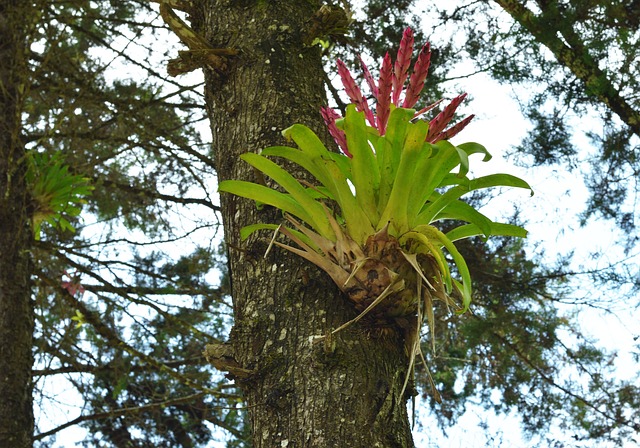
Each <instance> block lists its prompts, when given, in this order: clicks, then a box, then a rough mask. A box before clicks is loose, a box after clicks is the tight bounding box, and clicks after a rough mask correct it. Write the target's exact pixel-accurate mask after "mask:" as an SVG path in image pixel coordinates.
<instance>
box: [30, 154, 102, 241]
mask: <svg viewBox="0 0 640 448" xmlns="http://www.w3.org/2000/svg"><path fill="white" fill-rule="evenodd" d="M27 161H28V169H27V184H28V185H29V188H30V191H31V197H32V199H33V203H34V211H33V217H32V225H33V232H34V235H35V238H36V240H39V239H40V233H41V228H42V223H44V222H46V223H48V224H49V225H50V226H52V227H53V228H58V229H59V230H63V231H70V232H74V231H75V228H74V227H73V225H71V223H70V222H69V220H68V219H67V218H73V217H76V216H78V215H80V212H81V211H82V206H83V205H84V204H85V203H86V202H87V201H86V199H85V198H86V197H87V196H88V195H90V194H91V191H92V190H93V188H94V187H93V186H92V185H90V184H89V179H88V178H85V177H83V176H81V175H78V174H72V173H70V172H69V166H67V165H66V164H65V163H64V161H63V160H62V157H61V156H59V154H58V153H54V154H53V155H50V154H47V153H40V152H35V151H32V152H29V154H28V158H27Z"/></svg>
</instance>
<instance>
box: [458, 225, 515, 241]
mask: <svg viewBox="0 0 640 448" xmlns="http://www.w3.org/2000/svg"><path fill="white" fill-rule="evenodd" d="M446 235H447V238H449V240H450V241H458V240H461V239H464V238H471V237H473V236H478V235H485V236H513V237H518V238H526V236H527V231H526V230H525V229H523V228H522V227H520V226H516V225H513V224H503V223H498V222H492V223H491V225H490V230H489V234H487V233H486V231H485V230H481V229H480V227H478V226H477V225H475V224H465V225H463V226H460V227H456V228H455V229H453V230H450V231H449V232H447V234H446Z"/></svg>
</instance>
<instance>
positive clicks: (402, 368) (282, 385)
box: [192, 0, 413, 448]
mask: <svg viewBox="0 0 640 448" xmlns="http://www.w3.org/2000/svg"><path fill="white" fill-rule="evenodd" d="M198 6H199V8H198V10H197V11H194V13H193V17H192V23H193V26H194V28H195V29H196V30H199V31H200V32H201V33H202V34H203V35H204V37H205V38H206V39H207V40H208V41H209V42H210V43H211V44H212V46H213V47H222V48H224V47H231V48H235V49H237V50H238V51H239V55H238V56H237V57H236V58H234V59H233V60H232V61H231V64H230V69H229V71H228V73H227V75H225V76H223V77H221V76H219V75H217V74H215V73H214V72H212V71H210V70H208V69H205V73H206V80H207V83H206V101H207V107H208V111H209V114H210V118H211V128H212V132H213V151H214V152H215V158H216V161H217V172H218V177H219V180H220V181H222V180H225V179H244V180H255V178H254V172H253V170H252V169H251V167H250V166H249V165H247V164H246V163H244V162H242V161H241V160H240V159H239V155H240V154H242V153H244V152H247V151H252V152H257V151H259V150H260V149H261V148H265V147H267V146H270V145H274V144H284V143H285V142H284V141H283V138H282V136H281V134H280V132H281V130H283V129H284V128H286V127H288V126H290V125H292V124H294V123H303V124H305V125H307V126H309V127H311V128H312V129H314V130H315V131H317V132H318V131H321V130H322V129H323V128H324V125H323V123H322V121H321V117H320V114H319V108H320V106H321V105H323V104H326V99H325V95H324V87H323V82H322V77H323V69H322V64H321V56H320V51H319V48H318V47H317V46H316V47H305V46H304V45H303V44H302V40H303V34H304V28H305V24H306V23H307V22H308V21H309V20H310V19H311V18H312V17H313V14H314V13H315V11H316V10H317V9H319V7H320V2H318V1H303V2H300V1H269V2H264V1H258V2H256V1H251V2H249V1H234V2H229V1H223V0H219V1H214V0H202V1H201V2H200V3H199V5H198ZM300 175H301V176H302V175H303V174H302V173H300ZM221 201H222V206H223V222H224V228H225V233H226V241H227V243H228V247H229V258H230V267H231V278H232V291H233V300H234V308H235V325H234V327H233V330H232V333H231V337H230V343H231V347H232V351H233V352H234V353H235V359H236V360H237V361H238V362H239V363H240V365H241V366H242V367H243V368H245V369H250V370H252V371H253V372H254V374H253V375H251V376H249V377H248V378H244V379H237V381H238V383H239V384H240V386H241V387H242V389H243V391H244V394H245V398H246V404H247V406H248V412H249V416H250V421H251V426H252V430H253V443H254V446H255V447H256V448H259V447H268V448H272V447H285V446H288V447H336V446H343V447H349V446H352V447H364V446H370V447H411V446H413V442H412V439H411V432H410V426H409V422H408V418H407V412H406V400H405V397H401V396H400V391H401V389H402V384H403V381H404V378H405V375H406V371H407V356H406V353H405V349H404V341H403V338H402V336H401V335H400V334H399V333H397V332H394V331H392V332H391V333H390V334H389V335H387V336H385V337H380V336H379V335H378V332H377V331H376V330H375V329H371V328H367V326H366V324H363V325H353V326H352V327H351V328H349V329H347V330H344V331H342V332H341V333H339V334H338V335H336V340H335V346H332V345H331V344H327V345H325V344H323V343H322V342H321V343H314V338H316V337H317V336H321V335H324V334H327V332H329V331H330V330H331V329H334V328H336V327H338V326H339V325H340V324H342V323H344V322H346V321H347V320H349V319H351V318H353V317H354V316H355V312H354V311H353V309H352V308H351V306H350V305H348V304H347V301H346V299H345V298H344V297H343V296H342V294H341V293H340V292H339V291H338V289H337V288H336V287H335V286H334V285H333V283H332V282H331V280H330V279H329V277H328V275H326V274H324V273H323V272H321V271H319V270H318V269H317V268H315V267H313V266H311V265H310V264H308V263H306V262H304V260H302V259H301V258H298V257H295V256H293V255H291V254H288V253H285V252H284V251H283V250H280V249H277V248H274V250H272V251H271V252H270V254H269V255H268V257H267V258H266V259H265V258H263V255H264V253H265V249H266V248H267V245H268V243H269V239H270V235H265V234H261V235H259V236H257V237H253V238H251V239H250V240H249V241H248V242H241V241H240V239H239V231H240V229H241V228H242V227H243V226H245V225H247V224H253V223H257V222H279V221H281V219H282V217H281V216H279V215H278V213H276V212H274V211H273V210H272V209H270V208H269V207H265V208H264V209H263V210H258V209H257V208H256V206H255V204H254V203H251V202H250V201H248V200H245V199H240V198H237V197H233V196H231V195H222V198H221Z"/></svg>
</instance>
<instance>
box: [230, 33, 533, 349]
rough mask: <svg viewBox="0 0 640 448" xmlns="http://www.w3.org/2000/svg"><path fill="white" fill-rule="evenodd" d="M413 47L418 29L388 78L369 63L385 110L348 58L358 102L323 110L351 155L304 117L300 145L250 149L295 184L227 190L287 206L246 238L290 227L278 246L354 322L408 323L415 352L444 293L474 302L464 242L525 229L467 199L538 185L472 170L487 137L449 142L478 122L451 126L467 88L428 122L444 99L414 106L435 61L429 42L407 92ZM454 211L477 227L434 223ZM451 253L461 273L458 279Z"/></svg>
mask: <svg viewBox="0 0 640 448" xmlns="http://www.w3.org/2000/svg"><path fill="white" fill-rule="evenodd" d="M412 52H413V33H412V31H411V30H410V29H407V30H406V31H405V33H404V35H403V38H402V41H401V44H400V49H399V51H398V56H397V60H396V62H395V64H394V65H393V66H392V62H391V58H390V56H389V54H387V55H386V56H385V58H384V60H383V63H382V67H381V70H380V78H379V81H378V83H377V84H376V83H375V81H374V79H373V77H372V75H371V74H370V72H369V70H368V69H367V67H366V65H365V64H364V62H362V68H363V72H364V78H365V80H366V81H367V84H368V86H369V89H370V91H371V95H372V96H373V98H374V99H375V103H376V105H375V110H372V108H370V107H369V105H368V103H367V101H366V100H365V99H364V96H363V95H362V92H361V90H360V88H359V87H358V86H357V85H356V83H355V81H354V79H353V77H352V76H351V74H350V72H349V70H348V69H347V68H346V66H345V65H344V64H343V63H342V62H341V61H339V60H338V73H339V75H340V77H341V78H342V82H343V84H344V86H345V90H346V93H347V95H348V96H349V98H350V100H351V102H352V104H350V105H349V106H348V107H347V109H346V114H345V117H344V118H342V117H340V116H339V115H338V114H337V113H336V112H334V111H333V110H331V109H329V108H323V109H322V111H321V112H322V115H323V117H324V119H325V122H326V123H327V126H328V129H329V131H330V133H331V135H332V136H333V137H334V139H335V141H336V143H337V144H338V146H339V147H340V149H341V150H342V153H341V154H340V153H335V152H331V151H329V150H328V149H327V148H326V147H325V145H324V144H323V143H322V141H321V140H320V139H319V138H318V136H317V135H316V134H314V133H313V132H312V131H311V130H310V129H309V128H307V127H306V126H303V125H301V124H295V125H293V126H291V127H290V128H288V129H286V130H285V131H283V135H284V136H285V137H286V138H287V139H289V140H293V142H295V144H296V145H297V148H293V147H286V146H274V147H270V148H267V149H264V150H263V151H262V152H261V153H260V154H253V153H248V154H244V155H242V156H241V158H242V159H243V160H244V161H246V162H247V163H249V164H250V165H252V166H253V167H255V168H256V169H257V170H259V171H261V172H262V173H264V174H265V175H266V176H268V177H270V178H271V179H272V180H273V181H275V182H276V183H277V184H278V185H279V186H280V187H281V188H282V190H284V192H283V191H277V190H275V189H271V188H268V187H267V186H264V185H258V184H255V183H251V182H245V181H240V180H229V181H224V182H222V183H221V184H220V191H222V192H227V193H232V194H235V195H238V196H243V197H246V198H250V199H253V200H255V201H258V202H261V203H264V204H268V205H271V206H274V207H277V208H279V209H280V210H282V211H283V212H284V216H285V219H286V222H285V224H281V225H275V224H260V223H259V224H253V225H250V226H247V227H245V228H243V229H242V230H241V236H242V238H247V237H248V236H249V235H250V234H252V233H253V232H255V231H258V230H262V229H271V230H275V231H276V232H279V233H282V234H283V235H285V236H286V237H287V238H288V239H289V240H290V241H291V242H293V243H295V246H292V245H289V244H285V243H283V242H280V241H276V240H275V236H277V235H274V243H275V244H276V245H278V246H280V247H283V248H285V249H287V250H289V251H291V252H293V253H295V254H298V255H300V256H301V257H303V258H305V259H307V260H309V261H311V262H312V263H314V264H316V265H317V266H319V267H320V268H322V269H323V270H324V271H326V272H327V273H328V274H329V275H330V276H331V278H332V279H333V281H334V282H335V283H336V284H337V285H338V287H340V289H341V290H342V291H344V292H345V293H346V295H347V297H348V298H349V300H350V301H351V302H352V303H353V304H354V306H355V308H356V310H358V311H359V312H360V313H359V316H358V317H357V318H356V319H354V321H355V320H358V319H360V318H362V317H364V316H368V317H369V320H370V322H371V324H372V325H374V326H378V327H380V328H389V327H390V326H393V325H394V324H397V325H399V326H400V327H401V328H402V329H403V330H404V332H405V338H406V341H407V343H408V347H409V352H410V355H411V359H412V360H413V357H414V356H415V354H416V351H417V347H418V342H419V338H418V334H419V331H418V330H419V329H420V327H421V325H422V323H423V320H424V318H425V317H426V319H427V321H428V322H429V324H430V327H431V329H433V320H434V311H433V304H434V300H435V299H438V300H441V301H443V302H444V303H446V304H447V305H448V306H451V307H454V308H455V309H456V311H457V312H459V313H462V312H464V311H465V310H467V308H468V307H469V303H470V301H471V278H470V275H469V269H468V267H467V265H466V263H465V260H464V258H463V257H462V255H461V254H460V252H458V250H457V249H456V246H455V245H454V244H453V243H454V241H456V240H459V239H462V238H468V237H471V236H475V235H483V236H485V237H489V236H491V235H509V236H518V237H524V236H525V235H526V231H525V230H524V229H522V228H520V227H517V226H514V225H510V224H500V223H496V222H493V221H492V220H490V219H489V218H488V217H486V216H484V215H483V214H481V213H480V212H479V211H477V210H476V209H474V208H473V207H472V206H470V205H468V204H467V203H465V202H463V201H461V200H460V198H461V197H462V196H463V195H464V194H466V193H469V192H471V191H474V190H478V189H482V188H488V187H498V186H508V187H519V188H526V189H530V187H529V185H528V184H527V183H526V182H525V181H523V180H521V179H519V178H517V177H514V176H511V175H509V174H493V175H488V176H483V177H479V178H475V179H470V178H469V177H468V176H467V174H468V171H469V156H470V155H472V154H475V153H480V154H483V155H484V160H485V161H487V160H489V159H490V156H489V154H488V152H487V151H486V149H485V148H484V147H483V146H481V145H479V144H477V143H463V144H460V145H457V146H455V145H453V144H452V143H450V142H449V141H448V139H449V138H450V137H453V136H454V135H456V134H457V133H458V132H460V131H461V130H462V129H463V128H464V127H465V126H466V125H467V124H468V123H469V121H470V120H471V119H472V118H473V116H470V117H467V118H465V119H464V120H462V121H461V122H459V123H458V124H456V125H454V126H452V127H450V128H448V129H446V127H447V125H448V124H449V123H450V121H451V120H452V118H453V115H454V113H455V110H456V108H457V107H458V105H459V104H460V103H461V102H462V100H463V99H464V97H465V95H460V96H458V97H456V98H455V99H454V100H453V101H452V102H451V103H450V104H449V105H448V106H446V107H445V108H444V109H443V110H442V112H440V113H439V114H438V115H437V116H436V117H435V118H434V119H432V120H431V121H429V122H427V121H424V120H422V119H419V117H420V116H421V115H422V114H424V113H425V112H427V111H429V110H431V109H432V108H434V107H436V106H437V105H438V104H439V103H440V101H438V102H436V103H434V104H432V105H430V106H427V107H425V108H423V109H421V110H419V111H416V110H415V109H414V106H415V105H416V103H417V101H418V99H419V95H420V92H421V91H422V89H423V86H424V82H425V78H426V76H427V72H428V69H429V60H430V49H429V45H428V44H427V45H425V46H423V47H422V49H421V51H420V53H419V56H418V59H417V61H416V64H415V66H414V69H413V73H412V74H411V77H410V78H409V82H408V85H407V87H406V89H405V88H404V86H405V83H406V80H407V78H408V77H409V76H408V71H409V67H410V64H411V54H412ZM403 92H404V95H402V93H403ZM271 158H282V159H286V160H289V161H291V162H294V163H295V164H297V165H300V166H301V167H302V168H304V169H305V170H307V171H308V172H309V173H310V174H311V175H312V176H313V177H314V178H315V179H316V180H317V181H318V184H316V185H311V184H308V183H307V182H304V181H299V180H297V179H296V178H294V177H293V176H292V175H291V174H290V173H289V172H287V171H286V170H285V169H283V168H282V167H281V166H279V165H278V164H277V163H275V162H274V161H272V160H271ZM445 219H449V220H456V221H460V222H464V223H466V224H463V225H460V226H459V227H456V228H454V229H453V230H450V231H449V232H447V233H443V232H442V231H441V230H440V229H439V228H438V227H437V226H436V225H435V224H436V223H437V222H438V221H441V220H445ZM445 252H446V253H448V254H449V256H450V259H452V260H453V264H454V265H455V268H456V270H457V274H458V276H459V279H457V278H454V276H453V275H452V272H451V268H450V263H449V258H448V257H447V255H445ZM352 322H353V321H352ZM349 323H351V322H349ZM349 323H347V324H349ZM345 325H346V324H345ZM343 327H344V325H343V326H342V327H340V328H343ZM340 328H339V329H340ZM339 329H337V330H339ZM337 330H336V331H337Z"/></svg>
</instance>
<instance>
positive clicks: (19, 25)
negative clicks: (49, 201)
mask: <svg viewBox="0 0 640 448" xmlns="http://www.w3.org/2000/svg"><path fill="white" fill-rule="evenodd" d="M35 11H36V9H35V8H34V6H33V5H32V2H24V1H23V0H13V1H7V0H0V61H2V62H0V446H2V447H11V448H21V447H30V446H31V445H32V437H33V409H32V398H31V389H32V385H31V367H32V364H33V356H32V352H31V348H32V339H33V328H34V318H33V309H32V305H31V290H30V281H29V278H30V273H31V263H30V258H29V247H30V242H31V240H32V238H33V235H32V234H31V231H30V229H29V224H28V223H29V219H28V204H29V195H28V193H27V188H26V185H25V170H26V163H25V158H24V156H25V150H24V145H23V144H22V143H21V140H20V129H21V116H20V114H21V110H22V101H23V97H24V89H25V86H26V80H27V64H26V50H27V43H26V41H27V39H26V31H25V30H27V29H28V28H29V26H28V24H29V23H33V22H32V21H31V20H28V19H32V13H33V12H35Z"/></svg>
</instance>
